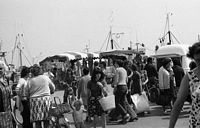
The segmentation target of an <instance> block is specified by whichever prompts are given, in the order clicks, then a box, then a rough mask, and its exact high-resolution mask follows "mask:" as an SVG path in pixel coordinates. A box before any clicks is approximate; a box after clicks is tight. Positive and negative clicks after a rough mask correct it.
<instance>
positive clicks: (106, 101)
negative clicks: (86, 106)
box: [99, 95, 115, 111]
mask: <svg viewBox="0 0 200 128" xmlns="http://www.w3.org/2000/svg"><path fill="white" fill-rule="evenodd" d="M99 103H100V104H101V107H102V108H103V110H104V111H108V110H111V109H114V108H115V96H114V95H108V96H106V97H102V98H101V99H99Z"/></svg>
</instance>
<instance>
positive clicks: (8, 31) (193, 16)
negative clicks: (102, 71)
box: [0, 0, 200, 62]
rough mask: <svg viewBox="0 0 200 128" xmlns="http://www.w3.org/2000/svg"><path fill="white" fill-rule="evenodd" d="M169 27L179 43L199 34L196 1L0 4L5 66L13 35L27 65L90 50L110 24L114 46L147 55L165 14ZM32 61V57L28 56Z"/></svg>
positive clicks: (0, 0)
mask: <svg viewBox="0 0 200 128" xmlns="http://www.w3.org/2000/svg"><path fill="white" fill-rule="evenodd" d="M169 12H171V13H172V14H173V15H171V16H170V24H171V26H170V29H171V31H172V32H173V34H174V35H175V36H176V37H177V39H178V40H179V41H180V42H181V43H183V44H192V43H193V42H195V41H197V39H198V34H200V15H199V12H200V1H199V0H0V40H2V42H3V46H2V49H3V50H5V51H7V52H8V54H7V55H8V57H7V58H8V61H9V62H10V60H11V59H10V58H11V57H10V56H11V51H12V49H13V48H14V44H15V38H16V35H17V34H18V33H19V34H23V37H21V38H20V40H21V43H22V46H23V47H24V53H25V54H26V56H27V57H28V58H29V60H30V61H33V58H34V61H39V60H41V59H42V58H44V57H46V56H48V55H53V54H58V53H62V52H65V51H83V50H84V48H85V47H86V45H90V51H91V52H95V51H99V50H100V49H101V47H102V46H103V48H102V50H104V49H105V48H106V44H105V45H103V43H104V42H105V39H106V37H107V35H108V32H109V29H110V25H112V26H113V32H115V33H118V32H119V33H124V34H123V35H121V36H120V38H119V39H118V41H119V42H118V43H119V44H118V45H119V46H120V47H121V48H125V49H127V47H128V46H130V43H129V42H130V41H132V42H133V47H135V44H134V43H136V42H140V43H144V44H145V46H146V48H147V53H148V54H153V53H154V49H155V45H159V41H158V39H159V38H160V37H161V36H162V35H163V32H164V28H165V22H166V14H167V13H169ZM31 57H32V58H31Z"/></svg>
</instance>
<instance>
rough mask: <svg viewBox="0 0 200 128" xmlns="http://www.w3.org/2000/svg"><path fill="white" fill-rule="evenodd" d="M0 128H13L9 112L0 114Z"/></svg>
mask: <svg viewBox="0 0 200 128" xmlns="http://www.w3.org/2000/svg"><path fill="white" fill-rule="evenodd" d="M0 128H13V122H12V113H11V111H7V112H0Z"/></svg>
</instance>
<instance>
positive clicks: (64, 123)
mask: <svg viewBox="0 0 200 128" xmlns="http://www.w3.org/2000/svg"><path fill="white" fill-rule="evenodd" d="M56 99H58V100H59V104H61V100H60V98H59V97H54V104H51V109H54V108H56V107H57V106H58V104H57V101H56ZM64 114H65V113H63V114H59V115H53V114H51V113H49V121H50V128H71V125H70V122H69V120H68V119H67V118H66V117H65V115H64Z"/></svg>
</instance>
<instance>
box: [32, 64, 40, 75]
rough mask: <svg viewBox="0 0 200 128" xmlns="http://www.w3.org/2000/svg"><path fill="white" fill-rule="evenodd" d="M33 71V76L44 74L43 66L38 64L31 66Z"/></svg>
mask: <svg viewBox="0 0 200 128" xmlns="http://www.w3.org/2000/svg"><path fill="white" fill-rule="evenodd" d="M31 73H32V74H33V76H39V75H42V74H43V72H42V70H41V67H40V66H39V65H36V64H35V65H33V66H32V67H31Z"/></svg>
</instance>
